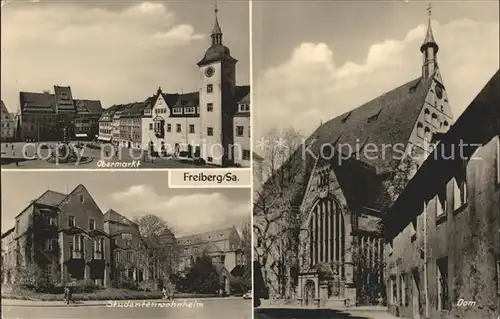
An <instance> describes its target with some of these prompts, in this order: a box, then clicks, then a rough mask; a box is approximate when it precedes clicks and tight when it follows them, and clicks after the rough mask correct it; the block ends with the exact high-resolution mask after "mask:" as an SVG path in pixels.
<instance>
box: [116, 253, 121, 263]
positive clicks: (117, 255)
mask: <svg viewBox="0 0 500 319" xmlns="http://www.w3.org/2000/svg"><path fill="white" fill-rule="evenodd" d="M120 259H121V256H120V252H119V251H115V264H117V263H119V262H120Z"/></svg>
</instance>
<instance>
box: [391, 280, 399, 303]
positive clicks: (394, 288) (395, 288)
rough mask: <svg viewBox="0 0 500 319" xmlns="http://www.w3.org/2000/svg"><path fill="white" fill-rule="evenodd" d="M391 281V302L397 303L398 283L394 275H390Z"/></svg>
mask: <svg viewBox="0 0 500 319" xmlns="http://www.w3.org/2000/svg"><path fill="white" fill-rule="evenodd" d="M391 283H392V304H393V305H397V304H398V283H397V281H396V276H392V277H391Z"/></svg>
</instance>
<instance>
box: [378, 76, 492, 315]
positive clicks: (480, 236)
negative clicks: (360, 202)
mask: <svg viewBox="0 0 500 319" xmlns="http://www.w3.org/2000/svg"><path fill="white" fill-rule="evenodd" d="M499 88H500V72H498V71H497V72H496V73H495V75H494V76H493V77H492V78H491V80H490V81H489V82H488V83H487V84H486V86H485V87H484V88H483V89H482V90H481V92H480V93H479V94H478V95H477V97H476V98H475V99H474V100H473V101H472V103H471V104H470V105H469V106H468V107H467V108H466V110H465V111H464V112H463V113H462V115H461V116H460V117H459V118H458V119H457V121H456V122H455V124H454V125H453V126H452V127H451V128H450V130H449V131H448V132H447V133H446V134H443V135H441V136H438V138H439V139H438V142H439V143H438V144H437V146H436V148H435V149H434V151H433V153H432V154H431V155H430V156H429V158H428V159H427V160H426V161H425V162H424V163H423V164H422V166H421V168H420V169H419V170H418V171H417V173H416V174H415V176H414V177H413V178H412V179H411V180H410V181H409V183H408V185H407V186H406V188H405V189H404V190H403V192H402V193H401V194H400V196H399V197H398V199H397V200H396V202H395V203H394V204H393V205H392V206H391V207H390V208H389V209H388V210H387V211H386V214H385V215H384V217H383V220H382V225H383V229H384V239H385V242H386V247H385V261H386V264H387V267H386V275H385V276H384V280H385V283H386V287H387V297H388V298H387V304H388V310H389V311H390V312H391V313H392V314H396V313H398V314H399V315H400V316H402V317H405V318H435V317H446V318H490V317H495V316H496V315H497V313H498V309H500V299H499V294H498V292H499V291H500V278H499V274H500V240H499V239H500V237H499V236H500V136H499V134H500V107H499V105H500V89H499ZM478 123H480V124H481V125H478ZM471 128H473V129H471ZM468 301H473V302H475V304H469V303H467V302H468ZM464 302H465V303H464ZM474 305H488V306H487V307H474ZM464 306H471V307H464ZM443 314H444V316H443Z"/></svg>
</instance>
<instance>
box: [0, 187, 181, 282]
mask: <svg viewBox="0 0 500 319" xmlns="http://www.w3.org/2000/svg"><path fill="white" fill-rule="evenodd" d="M172 236H173V234H172ZM174 239H175V237H174ZM152 245H153V244H152V243H151V242H150V241H148V239H147V238H143V237H142V236H141V233H140V229H139V226H138V225H137V224H136V223H135V222H133V221H131V220H130V219H128V218H126V217H125V216H123V215H121V214H119V213H118V212H116V211H114V210H112V209H109V210H108V211H107V212H106V213H105V214H103V213H102V211H101V209H100V208H99V206H98V205H97V203H96V202H95V201H94V199H93V197H92V195H91V194H90V193H89V192H88V190H87V189H86V188H85V186H83V185H81V184H80V185H78V186H77V187H75V188H74V189H73V190H72V191H71V192H69V193H67V194H64V193H60V192H56V191H52V190H47V191H45V192H44V193H43V194H41V195H40V196H39V197H37V198H35V199H33V200H31V201H30V202H29V204H28V205H27V206H26V207H25V208H24V209H23V210H22V211H21V212H20V213H19V214H18V215H17V216H16V217H15V226H14V227H13V228H11V229H9V230H8V231H7V232H5V233H3V234H2V256H3V257H4V258H3V259H2V268H3V269H4V270H5V272H4V274H5V276H4V278H3V280H4V282H6V283H14V282H16V280H19V278H23V276H26V275H29V274H32V272H30V270H32V269H31V268H32V267H37V268H39V269H40V270H41V271H42V272H43V273H44V274H45V275H46V276H47V278H48V279H49V280H50V282H52V283H69V282H81V283H83V282H84V283H85V284H88V283H89V282H93V283H94V284H96V285H99V286H109V285H110V284H113V285H114V286H116V285H118V286H120V285H121V284H123V283H124V282H127V283H136V284H140V283H141V282H147V281H153V282H156V281H157V280H159V279H162V278H163V277H164V276H166V273H165V271H164V269H167V265H161V264H160V263H159V262H158V261H153V258H152V257H151V256H150V255H149V252H150V250H148V248H151V247H153V246H152ZM162 268H164V269H162ZM172 268H173V266H172V265H169V269H172ZM32 279H35V278H32ZM152 286H154V287H156V283H155V284H153V285H152Z"/></svg>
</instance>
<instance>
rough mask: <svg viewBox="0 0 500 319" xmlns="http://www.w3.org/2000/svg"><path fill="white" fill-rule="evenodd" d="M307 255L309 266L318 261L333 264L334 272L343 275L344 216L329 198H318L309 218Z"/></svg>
mask: <svg viewBox="0 0 500 319" xmlns="http://www.w3.org/2000/svg"><path fill="white" fill-rule="evenodd" d="M308 231H309V239H310V241H309V255H310V264H311V267H314V266H316V265H317V264H318V263H320V262H327V263H330V264H333V265H335V266H334V267H333V268H334V269H332V270H333V272H334V273H335V274H338V275H340V276H342V277H343V276H344V275H345V266H344V264H345V225H344V216H343V214H342V212H341V210H340V208H339V206H338V205H337V203H336V202H335V201H333V200H331V199H321V200H319V201H318V202H317V203H316V205H315V206H314V208H313V212H312V214H311V218H310V220H309V229H308Z"/></svg>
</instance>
